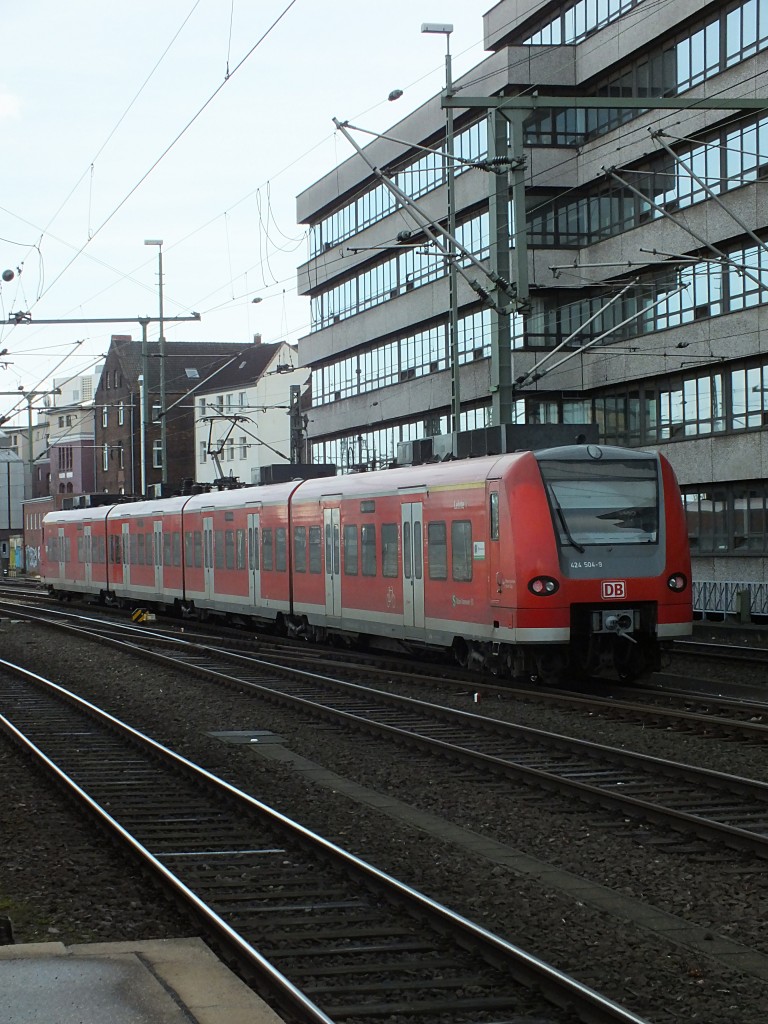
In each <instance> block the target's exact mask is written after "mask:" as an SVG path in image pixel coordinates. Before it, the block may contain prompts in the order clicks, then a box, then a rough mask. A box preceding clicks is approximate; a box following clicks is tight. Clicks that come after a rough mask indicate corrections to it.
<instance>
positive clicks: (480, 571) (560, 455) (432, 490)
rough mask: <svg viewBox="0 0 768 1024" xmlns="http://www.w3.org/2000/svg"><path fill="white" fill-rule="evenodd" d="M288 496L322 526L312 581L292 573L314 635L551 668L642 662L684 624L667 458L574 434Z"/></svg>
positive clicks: (680, 539)
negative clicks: (536, 448) (550, 444)
mask: <svg viewBox="0 0 768 1024" xmlns="http://www.w3.org/2000/svg"><path fill="white" fill-rule="evenodd" d="M334 492H335V493H334ZM292 510H293V522H294V524H296V525H297V526H298V525H299V524H300V528H301V529H302V530H304V529H307V530H309V529H312V528H313V526H314V528H315V530H316V531H319V530H320V529H321V530H322V536H323V538H324V544H323V547H324V566H323V574H324V587H323V588H322V590H321V589H320V587H319V584H318V582H317V576H316V577H315V580H313V579H312V575H311V574H304V573H297V574H295V576H294V600H295V607H296V610H297V611H298V612H300V613H301V616H302V628H303V629H304V630H305V631H306V632H307V633H308V634H309V635H310V636H316V637H323V636H324V635H326V634H327V633H329V632H331V633H333V632H341V633H344V634H345V635H358V636H363V637H366V636H377V637H390V638H395V639H398V640H400V641H402V642H404V643H407V644H410V645H419V646H426V645H435V646H439V647H449V648H452V649H453V652H454V655H455V657H456V659H457V661H459V662H460V663H461V664H463V665H474V666H477V667H478V668H482V669H485V670H489V671H493V672H494V673H497V674H505V675H506V674H509V675H513V676H521V675H533V676H536V677H538V678H543V679H555V678H557V677H559V676H560V675H561V674H562V673H563V672H565V671H566V670H570V671H574V672H578V673H590V672H595V671H598V670H601V669H604V668H606V667H610V668H612V669H613V670H615V671H616V672H617V673H618V674H619V675H620V676H622V677H630V676H635V675H638V674H641V673H642V672H644V671H646V670H649V669H652V668H654V667H657V666H658V664H659V660H660V650H661V647H662V645H663V644H664V643H665V642H667V641H670V640H671V639H673V638H674V637H675V636H681V635H687V634H689V633H690V631H691V620H692V613H691V587H690V558H689V554H688V543H687V529H686V523H685V516H684V512H683V507H682V502H681V499H680V494H679V490H678V488H677V484H676V482H675V479H674V476H673V474H672V470H671V468H670V466H669V464H668V462H667V461H666V460H665V459H664V458H663V457H659V456H656V455H653V454H649V453H645V452H638V451H636V450H634V449H633V450H625V449H612V448H605V447H600V446H597V445H588V446H583V445H579V446H573V447H569V448H557V449H550V450H547V451H540V452H536V453H534V452H521V453H515V454H510V455H504V456H498V457H486V458H478V459H472V460H467V461H462V462H448V463H441V464H437V465H430V466H421V467H418V468H409V469H393V470H386V471H384V472H380V473H370V474H361V475H357V476H354V477H344V478H340V479H337V480H334V481H329V480H314V481H307V482H306V483H305V484H303V485H302V486H301V487H300V488H299V489H298V490H297V492H296V494H295V495H294V498H293V502H292ZM303 543H304V542H303V540H302V546H303ZM318 575H319V574H318Z"/></svg>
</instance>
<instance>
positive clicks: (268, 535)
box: [261, 527, 274, 572]
mask: <svg viewBox="0 0 768 1024" xmlns="http://www.w3.org/2000/svg"><path fill="white" fill-rule="evenodd" d="M273 564H274V559H273V556H272V528H271V527H266V528H265V529H264V530H262V531H261V567H262V569H265V570H266V571H267V572H271V571H272V565H273Z"/></svg>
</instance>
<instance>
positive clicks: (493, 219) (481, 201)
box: [298, 0, 768, 615]
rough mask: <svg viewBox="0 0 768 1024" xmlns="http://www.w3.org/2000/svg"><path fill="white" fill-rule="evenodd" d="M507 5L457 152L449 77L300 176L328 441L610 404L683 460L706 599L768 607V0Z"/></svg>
mask: <svg viewBox="0 0 768 1024" xmlns="http://www.w3.org/2000/svg"><path fill="white" fill-rule="evenodd" d="M483 28H484V38H485V46H486V49H487V50H488V51H489V56H488V57H487V58H486V59H485V60H484V61H482V62H481V63H480V64H479V65H477V66H476V67H475V68H473V69H472V71H471V72H469V73H468V74H466V75H464V76H462V77H461V78H460V79H458V80H454V81H453V82H452V83H451V84H452V89H451V95H452V99H450V100H449V101H448V104H449V106H450V110H451V116H452V118H453V145H452V149H453V153H454V156H455V158H456V159H455V160H454V161H453V162H447V161H446V159H445V156H444V154H445V150H446V135H447V134H448V133H447V131H446V124H447V105H446V103H445V102H444V101H443V97H441V96H436V97H434V98H433V99H432V100H430V101H429V102H428V103H426V104H425V105H424V106H422V107H421V108H419V109H418V110H416V111H414V112H413V113H411V114H409V115H408V116H407V117H405V118H404V119H403V120H402V121H400V122H399V123H397V124H395V125H393V127H392V128H391V129H390V130H389V131H388V132H387V133H386V134H387V136H388V138H376V139H375V140H374V141H373V142H368V141H367V140H366V137H365V136H357V138H355V136H354V133H353V132H349V135H350V136H351V137H352V138H353V140H354V141H355V142H357V145H359V146H361V147H362V153H356V152H355V150H354V149H353V148H352V146H351V145H350V148H349V151H350V156H349V158H348V159H346V160H345V161H344V162H343V163H341V164H340V165H339V166H338V167H336V168H335V169H334V170H333V172H332V173H330V174H328V175H326V176H325V177H324V178H322V179H321V180H319V181H317V182H315V183H314V184H313V185H311V186H310V187H309V188H308V189H307V190H306V191H305V192H303V193H302V194H301V195H300V196H299V197H298V216H299V219H300V220H301V221H302V222H304V223H307V224H308V225H309V226H310V239H311V248H310V254H309V259H308V261H307V262H306V264H305V265H303V266H302V267H301V268H300V270H299V286H300V291H301V292H302V293H303V294H305V295H307V296H308V297H309V298H310V302H311V310H312V317H311V321H312V326H311V333H310V334H308V335H307V336H306V337H304V338H302V339H301V341H300V346H299V353H300V359H301V362H302V364H303V365H306V366H310V367H311V369H312V392H313V405H312V408H311V409H309V410H308V416H309V423H308V434H309V442H310V444H311V448H312V451H313V454H314V458H315V460H316V461H323V462H328V461H336V462H337V463H339V464H340V465H341V466H342V467H343V468H355V467H362V468H368V467H371V466H373V465H377V466H378V465H385V464H387V463H388V462H389V461H390V460H391V459H392V458H394V457H395V456H396V454H397V446H398V442H400V441H403V440H408V439H413V438H420V437H423V436H426V435H435V434H446V433H448V432H449V431H450V430H451V429H452V428H453V426H454V424H455V423H456V422H457V421H458V425H459V426H460V428H461V429H467V428H471V427H476V426H482V425H486V424H488V425H490V424H497V423H507V422H512V423H514V422H517V423H533V422H543V423H569V422H573V423H577V422H592V423H596V424H597V425H598V427H599V432H600V439H601V441H603V442H604V443H606V444H618V445H627V446H632V447H644V448H649V449H650V448H653V449H661V450H663V451H664V453H665V454H666V455H667V456H668V457H669V459H670V460H671V461H672V463H673V465H674V467H675V469H676V471H677V473H678V476H679V479H680V482H681V485H682V487H683V491H684V495H685V500H686V502H687V507H688V511H689V519H690V537H691V544H692V551H693V554H694V580H695V583H696V604H697V607H698V608H699V609H702V610H710V611H711V610H721V611H730V612H733V611H734V610H736V607H737V601H738V597H739V593H740V592H743V591H745V590H746V589H749V600H750V602H751V611H752V614H753V615H765V614H768V594H767V593H766V587H765V586H764V585H763V580H764V578H765V565H766V554H768V526H767V516H766V501H767V499H768V486H767V485H766V479H765V478H766V475H768V474H767V473H766V468H767V464H768V445H767V444H766V431H765V425H766V424H768V250H767V249H766V239H768V193H767V192H766V188H768V100H766V99H765V97H767V96H768V0H744V2H730V3H727V4H725V3H717V2H716V3H709V4H708V3H700V2H698V3H694V2H693V0H666V2H665V0H662V2H661V3H651V2H650V0H579V2H578V3H576V4H572V3H568V2H565V3H541V2H533V0H531V2H525V0H523V2H520V0H514V2H513V0H502V2H501V3H498V4H497V5H496V6H495V7H493V8H492V9H491V10H490V11H488V13H486V14H485V15H484V19H483ZM446 70H448V68H447V69H446ZM382 87H383V88H384V84H382ZM553 95H556V96H558V97H564V98H569V99H568V105H566V106H560V107H557V106H556V105H555V104H554V103H552V102H551V101H547V100H546V99H542V97H547V96H553ZM574 97H579V98H581V105H580V104H577V103H576V102H574V100H573V98H574ZM501 98H504V99H505V103H504V104H500V103H499V100H500V99H501ZM619 99H621V100H623V101H625V102H626V103H629V104H630V106H623V107H618V106H612V105H611V104H610V102H609V103H608V105H607V106H606V105H605V102H606V101H611V100H613V101H614V102H618V100H619ZM590 101H591V104H590ZM633 102H634V103H635V106H634V107H633V106H632V105H631V104H632V103H633ZM462 103H464V106H462ZM600 103H603V105H602V106H600V105H599V104H600ZM644 103H647V107H646V108H645V109H643V104H644ZM665 104H666V106H665ZM393 109H394V108H393ZM363 127H364V126H363ZM341 131H342V134H344V132H345V131H346V129H344V128H342V129H341ZM421 147H426V148H421ZM499 157H509V158H511V160H510V162H509V163H507V164H504V163H502V162H500V160H499V159H497V158H499ZM520 157H522V160H521V159H519V158H520ZM473 163H474V164H477V165H478V166H473ZM450 167H452V168H453V170H454V174H453V180H452V181H451V180H450V179H451V177H452V176H451V174H450V173H449V168H450ZM374 169H380V170H381V171H383V172H385V174H386V176H387V177H388V179H390V180H391V181H394V182H395V183H396V185H397V186H398V187H399V189H400V190H401V192H402V194H401V195H400V196H399V197H397V196H395V195H393V193H392V191H390V189H389V188H388V187H387V186H386V184H385V183H384V182H383V181H382V180H381V179H380V177H379V176H377V173H376V171H375V170H374ZM449 191H452V193H453V203H452V204H449V203H448V198H449V195H448V193H449ZM410 199H413V200H415V201H416V203H417V207H418V212H416V213H414V212H413V211H412V209H411V206H410V203H409V201H408V200H410ZM449 206H450V207H452V210H449ZM449 216H450V217H453V218H455V224H456V230H455V233H453V234H454V237H455V239H456V244H454V243H453V242H450V241H446V238H445V236H444V235H440V234H438V236H437V237H438V241H437V242H436V241H435V240H434V238H433V237H432V236H433V235H434V229H433V228H430V227H429V222H430V221H431V222H440V223H441V224H442V225H443V226H446V225H448V224H449V223H451V221H450V220H449ZM454 253H455V254H456V256H455V259H454V256H453V254H454ZM475 261H479V264H480V265H479V266H478V264H477V263H476V262H475ZM452 262H455V264H456V266H457V274H456V277H457V280H456V286H455V289H454V292H455V295H456V298H455V300H453V302H452V300H451V298H450V294H449V292H450V283H451V274H450V273H449V270H448V268H449V266H450V264H451V263H452ZM486 271H490V272H491V276H490V277H489V276H487V274H486V273H485V272H486ZM507 282H510V286H509V287H508V286H507ZM452 311H453V317H452ZM452 318H453V321H454V325H455V326H454V327H453V329H452V327H451V320H452ZM457 367H458V368H457ZM741 598H742V607H743V599H744V594H743V593H742V594H741Z"/></svg>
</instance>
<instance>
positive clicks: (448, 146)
mask: <svg viewBox="0 0 768 1024" xmlns="http://www.w3.org/2000/svg"><path fill="white" fill-rule="evenodd" d="M421 31H422V32H424V33H425V34H427V35H443V36H445V95H446V97H447V98H450V97H451V96H453V75H452V72H451V33H452V32H453V25H447V24H443V23H442V22H433V21H428V22H425V23H424V24H423V25H422V26H421ZM445 159H446V163H447V166H446V175H445V178H446V182H445V183H446V199H447V203H448V231H449V234H450V237H451V239H453V238H455V237H456V165H455V161H454V145H453V107H450V106H447V107H446V108H445ZM457 258H458V253H457V252H456V249H455V248H454V245H453V242H451V243H450V253H449V256H448V342H449V353H450V366H451V429H452V430H453V432H454V433H458V430H459V420H460V417H461V391H460V387H459V295H458V284H459V280H458V274H457V272H456V260H457Z"/></svg>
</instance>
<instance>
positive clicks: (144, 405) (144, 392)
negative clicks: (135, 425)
mask: <svg viewBox="0 0 768 1024" xmlns="http://www.w3.org/2000/svg"><path fill="white" fill-rule="evenodd" d="M140 323H141V377H142V380H141V388H140V393H139V400H140V403H141V417H140V429H141V493H142V495H146V493H147V423H148V422H149V352H148V346H147V324H148V323H149V320H148V319H147V318H146V317H145V318H144V319H142V320H141V321H140Z"/></svg>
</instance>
